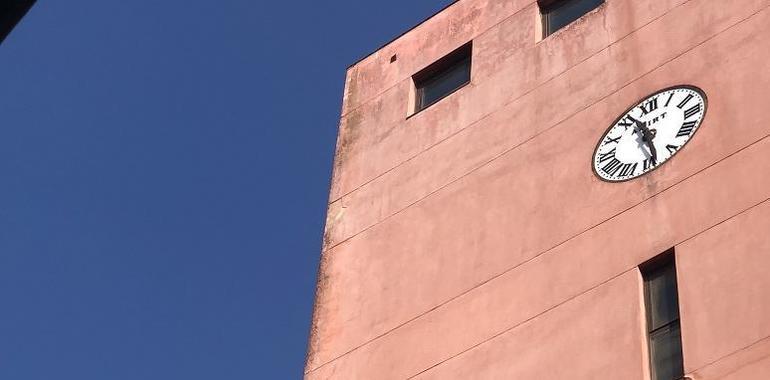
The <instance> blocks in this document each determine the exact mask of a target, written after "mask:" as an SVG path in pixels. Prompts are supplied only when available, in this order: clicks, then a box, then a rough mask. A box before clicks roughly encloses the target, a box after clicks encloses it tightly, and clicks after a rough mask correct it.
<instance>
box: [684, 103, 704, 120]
mask: <svg viewBox="0 0 770 380" xmlns="http://www.w3.org/2000/svg"><path fill="white" fill-rule="evenodd" d="M698 112H700V103H698V104H696V105H694V106H692V107H690V108H689V109H688V110H687V111H684V119H685V120H687V119H689V118H691V117H693V116H695V115H697V114H698Z"/></svg>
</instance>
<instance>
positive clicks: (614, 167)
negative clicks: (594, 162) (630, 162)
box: [602, 157, 623, 176]
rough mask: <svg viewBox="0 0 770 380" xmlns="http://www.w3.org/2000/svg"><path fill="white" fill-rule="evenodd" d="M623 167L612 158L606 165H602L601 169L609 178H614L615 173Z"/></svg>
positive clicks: (618, 161)
mask: <svg viewBox="0 0 770 380" xmlns="http://www.w3.org/2000/svg"><path fill="white" fill-rule="evenodd" d="M622 166H623V163H622V162H620V160H618V159H617V158H614V157H613V158H612V161H610V162H608V163H607V165H604V166H603V167H602V171H604V172H605V173H607V174H609V175H610V176H615V173H617V172H618V170H620V168H621V167H622Z"/></svg>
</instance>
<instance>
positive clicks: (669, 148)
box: [666, 144, 679, 154]
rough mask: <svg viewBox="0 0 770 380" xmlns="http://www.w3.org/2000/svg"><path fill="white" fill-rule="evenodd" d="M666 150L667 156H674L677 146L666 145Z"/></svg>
mask: <svg viewBox="0 0 770 380" xmlns="http://www.w3.org/2000/svg"><path fill="white" fill-rule="evenodd" d="M666 149H668V153H669V154H674V152H676V150H677V149H679V146H677V145H671V144H668V145H666Z"/></svg>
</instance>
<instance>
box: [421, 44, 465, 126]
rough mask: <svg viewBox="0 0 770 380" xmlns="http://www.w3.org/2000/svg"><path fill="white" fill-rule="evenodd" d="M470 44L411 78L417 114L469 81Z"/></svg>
mask: <svg viewBox="0 0 770 380" xmlns="http://www.w3.org/2000/svg"><path fill="white" fill-rule="evenodd" d="M471 51H472V43H470V42H469V43H467V44H465V45H463V46H462V47H460V48H459V49H457V50H455V51H453V52H451V53H449V54H447V55H446V56H444V57H443V58H441V59H439V60H438V61H436V62H434V63H432V64H431V65H430V66H428V67H426V68H424V69H422V70H421V71H420V72H419V73H417V74H415V75H414V76H412V80H413V81H414V88H415V108H414V112H418V111H420V110H423V109H425V108H427V107H428V106H430V105H431V104H433V103H436V102H437V101H439V100H441V99H443V98H444V97H446V96H447V95H449V94H451V93H453V92H455V91H457V90H458V89H460V88H461V87H463V86H465V85H466V84H468V83H470V81H471Z"/></svg>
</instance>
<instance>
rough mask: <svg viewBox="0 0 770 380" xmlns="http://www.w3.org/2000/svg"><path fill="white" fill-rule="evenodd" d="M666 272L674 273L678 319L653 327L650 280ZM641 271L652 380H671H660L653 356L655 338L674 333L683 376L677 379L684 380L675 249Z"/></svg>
mask: <svg viewBox="0 0 770 380" xmlns="http://www.w3.org/2000/svg"><path fill="white" fill-rule="evenodd" d="M666 270H671V271H672V272H673V289H672V291H673V293H674V296H675V300H676V317H675V318H672V319H671V320H669V321H667V322H665V323H661V324H660V325H659V326H657V327H653V309H652V308H653V299H652V292H651V289H650V282H651V281H650V280H651V279H652V278H655V277H654V275H656V274H658V273H659V272H663V271H666ZM639 271H640V273H641V275H642V282H643V288H644V289H643V290H644V291H643V293H644V308H645V329H644V330H645V332H646V336H647V352H648V355H649V367H650V378H651V379H652V380H669V379H658V378H657V377H656V376H657V372H658V365H659V363H656V362H655V359H656V358H655V357H654V354H653V337H656V338H659V337H661V336H665V335H666V334H672V333H673V332H674V331H675V332H676V333H677V336H678V340H679V341H678V344H679V353H678V354H679V358H678V359H679V360H680V362H679V363H678V365H679V367H680V368H681V370H682V373H681V374H678V376H679V377H678V378H677V379H681V378H684V376H685V374H684V347H683V344H682V325H681V314H680V307H679V279H678V275H677V270H676V256H675V251H674V248H671V249H669V250H667V251H666V252H664V253H662V254H660V255H658V256H656V257H655V258H653V259H651V260H649V261H647V262H645V263H643V264H641V265H640V266H639Z"/></svg>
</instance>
